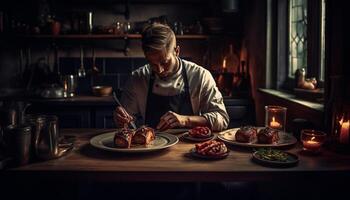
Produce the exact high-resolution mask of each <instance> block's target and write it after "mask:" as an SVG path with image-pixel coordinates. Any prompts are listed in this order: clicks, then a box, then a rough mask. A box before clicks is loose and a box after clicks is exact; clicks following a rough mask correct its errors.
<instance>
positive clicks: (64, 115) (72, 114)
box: [29, 105, 92, 128]
mask: <svg viewBox="0 0 350 200" xmlns="http://www.w3.org/2000/svg"><path fill="white" fill-rule="evenodd" d="M29 113H31V114H44V115H56V116H57V117H58V123H59V127H60V128H92V126H91V123H90V121H91V113H90V110H89V109H86V107H85V108H84V107H75V106H56V105H55V106H50V105H32V106H31V107H30V109H29Z"/></svg>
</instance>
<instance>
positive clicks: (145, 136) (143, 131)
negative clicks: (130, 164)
mask: <svg viewBox="0 0 350 200" xmlns="http://www.w3.org/2000/svg"><path fill="white" fill-rule="evenodd" d="M154 139H155V133H154V130H153V128H150V127H146V126H143V127H140V128H138V129H137V130H136V132H135V134H134V136H133V138H132V143H133V144H144V145H148V144H149V143H150V142H152V141H153V140H154Z"/></svg>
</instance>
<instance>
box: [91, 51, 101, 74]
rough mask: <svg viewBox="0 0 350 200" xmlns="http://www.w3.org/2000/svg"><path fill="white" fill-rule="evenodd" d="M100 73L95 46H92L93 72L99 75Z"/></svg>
mask: <svg viewBox="0 0 350 200" xmlns="http://www.w3.org/2000/svg"><path fill="white" fill-rule="evenodd" d="M99 73H100V70H99V69H98V68H97V66H96V54H95V47H92V74H93V75H97V74H99Z"/></svg>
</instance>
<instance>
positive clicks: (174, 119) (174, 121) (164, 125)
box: [156, 111, 189, 131]
mask: <svg viewBox="0 0 350 200" xmlns="http://www.w3.org/2000/svg"><path fill="white" fill-rule="evenodd" d="M188 121H189V117H188V116H185V115H179V114H177V113H175V112H172V111H168V112H167V113H165V114H164V115H163V116H162V117H161V118H160V121H159V124H158V125H157V127H156V128H157V129H158V130H160V131H164V130H167V129H170V128H175V127H186V126H187V124H188Z"/></svg>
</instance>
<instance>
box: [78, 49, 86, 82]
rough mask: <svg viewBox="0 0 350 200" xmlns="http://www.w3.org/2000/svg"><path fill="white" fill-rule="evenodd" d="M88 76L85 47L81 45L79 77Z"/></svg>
mask: <svg viewBox="0 0 350 200" xmlns="http://www.w3.org/2000/svg"><path fill="white" fill-rule="evenodd" d="M85 76H86V72H85V68H84V50H83V47H82V46H80V68H79V69H78V77H80V78H82V77H85Z"/></svg>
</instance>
